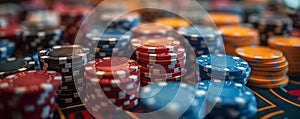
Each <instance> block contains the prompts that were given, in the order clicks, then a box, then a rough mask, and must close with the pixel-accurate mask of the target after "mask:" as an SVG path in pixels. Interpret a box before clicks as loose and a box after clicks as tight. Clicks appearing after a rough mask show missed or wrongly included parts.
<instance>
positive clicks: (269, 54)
mask: <svg viewBox="0 0 300 119" xmlns="http://www.w3.org/2000/svg"><path fill="white" fill-rule="evenodd" d="M236 53H237V54H238V56H240V57H241V58H243V59H245V60H246V61H247V62H248V63H249V65H250V67H251V69H252V72H251V75H250V78H249V81H248V83H247V85H250V86H255V87H259V88H281V87H284V86H286V85H287V84H288V82H289V77H288V76H287V71H288V66H289V65H288V64H289V63H288V62H287V60H286V58H285V56H283V53H282V52H281V51H279V50H275V49H272V48H269V47H265V46H246V47H240V48H237V49H236Z"/></svg>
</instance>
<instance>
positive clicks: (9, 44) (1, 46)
mask: <svg viewBox="0 0 300 119" xmlns="http://www.w3.org/2000/svg"><path fill="white" fill-rule="evenodd" d="M15 48H16V46H15V43H14V42H13V41H9V40H6V39H1V38H0V61H2V60H4V59H6V58H9V57H11V56H13V54H14V51H15Z"/></svg>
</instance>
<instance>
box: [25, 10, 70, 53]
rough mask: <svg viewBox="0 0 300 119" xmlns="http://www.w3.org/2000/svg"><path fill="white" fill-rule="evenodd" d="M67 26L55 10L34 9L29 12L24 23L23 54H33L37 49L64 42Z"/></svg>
mask: <svg viewBox="0 0 300 119" xmlns="http://www.w3.org/2000/svg"><path fill="white" fill-rule="evenodd" d="M64 30H65V28H64V27H63V26H61V25H60V18H59V16H58V14H57V13H55V12H53V11H34V12H30V13H28V15H27V17H26V21H25V23H24V24H23V33H22V43H23V44H24V45H23V46H24V48H23V49H24V50H23V54H24V55H25V56H32V55H33V54H34V53H36V52H37V51H40V50H42V49H45V48H49V47H52V46H55V45H62V44H63V36H64Z"/></svg>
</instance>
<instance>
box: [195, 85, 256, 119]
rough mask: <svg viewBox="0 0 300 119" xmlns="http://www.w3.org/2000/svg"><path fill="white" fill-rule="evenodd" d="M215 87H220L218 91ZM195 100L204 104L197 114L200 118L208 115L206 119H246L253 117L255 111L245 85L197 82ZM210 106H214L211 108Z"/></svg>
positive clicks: (254, 100)
mask: <svg viewBox="0 0 300 119" xmlns="http://www.w3.org/2000/svg"><path fill="white" fill-rule="evenodd" d="M216 87H220V88H219V91H218V88H216ZM218 92H220V93H218ZM195 100H196V101H197V100H200V104H203V103H204V104H205V105H202V108H204V109H202V110H201V112H200V111H199V112H198V113H199V114H202V116H203V115H205V114H206V113H208V114H207V115H206V118H209V119H218V118H225V119H248V118H252V117H253V116H255V114H256V111H257V103H256V99H255V96H254V94H253V92H252V91H251V90H250V89H249V88H248V87H246V86H245V85H243V84H240V83H236V82H232V81H221V80H205V81H201V82H199V83H198V84H197V90H196V96H195ZM201 101H202V102H201ZM203 101H204V102H203ZM211 105H214V106H213V107H212V108H211ZM198 108H199V107H198ZM206 108H207V109H206ZM195 109H197V108H195ZM203 111H209V112H203ZM198 113H197V114H198Z"/></svg>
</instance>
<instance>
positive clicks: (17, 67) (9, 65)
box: [0, 57, 35, 79]
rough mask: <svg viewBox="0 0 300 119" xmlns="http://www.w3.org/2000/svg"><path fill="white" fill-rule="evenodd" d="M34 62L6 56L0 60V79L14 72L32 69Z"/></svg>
mask: <svg viewBox="0 0 300 119" xmlns="http://www.w3.org/2000/svg"><path fill="white" fill-rule="evenodd" d="M34 67H35V62H34V61H33V60H28V59H26V58H15V57H12V58H7V59H5V60H3V61H0V79H1V78H4V77H6V76H8V75H12V74H14V73H18V72H22V71H28V70H34Z"/></svg>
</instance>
